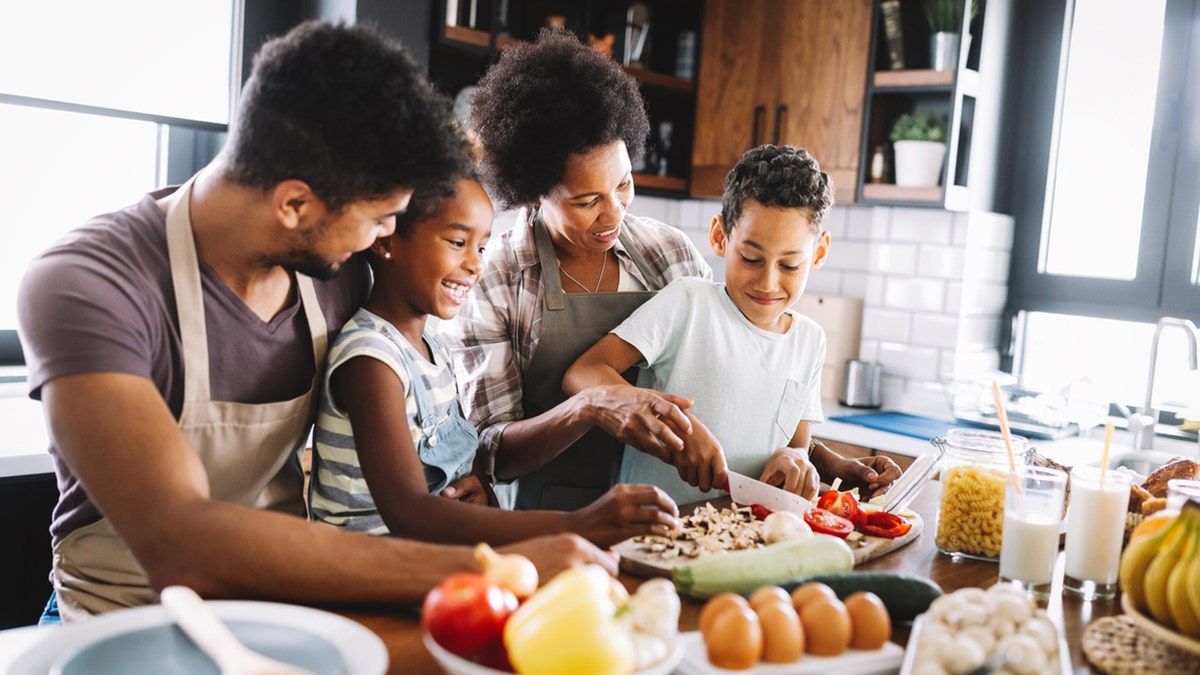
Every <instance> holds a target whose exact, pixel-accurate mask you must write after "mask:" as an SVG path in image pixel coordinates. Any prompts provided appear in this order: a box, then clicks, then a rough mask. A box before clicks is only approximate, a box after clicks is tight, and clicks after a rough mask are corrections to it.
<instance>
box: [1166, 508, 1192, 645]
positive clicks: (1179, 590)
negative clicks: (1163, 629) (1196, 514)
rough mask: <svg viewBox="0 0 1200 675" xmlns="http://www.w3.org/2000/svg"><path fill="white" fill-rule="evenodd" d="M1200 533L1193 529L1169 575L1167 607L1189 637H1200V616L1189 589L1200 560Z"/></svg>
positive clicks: (1181, 629)
mask: <svg viewBox="0 0 1200 675" xmlns="http://www.w3.org/2000/svg"><path fill="white" fill-rule="evenodd" d="M1198 534H1200V533H1198V532H1197V530H1196V529H1195V528H1193V529H1192V530H1191V532H1190V536H1188V537H1187V540H1186V542H1185V543H1184V552H1183V557H1182V559H1181V560H1180V562H1179V563H1178V564H1177V565H1175V568H1174V569H1172V570H1171V574H1170V576H1168V577H1167V609H1169V610H1170V613H1171V619H1173V620H1174V621H1175V627H1176V628H1178V629H1179V632H1180V633H1183V634H1184V635H1187V636H1189V637H1200V617H1198V616H1197V615H1196V612H1195V611H1194V610H1193V609H1192V603H1191V599H1190V597H1189V596H1188V591H1187V587H1188V584H1189V580H1190V579H1191V577H1192V574H1191V573H1192V571H1193V570H1194V569H1196V565H1197V562H1198V561H1200V536H1198Z"/></svg>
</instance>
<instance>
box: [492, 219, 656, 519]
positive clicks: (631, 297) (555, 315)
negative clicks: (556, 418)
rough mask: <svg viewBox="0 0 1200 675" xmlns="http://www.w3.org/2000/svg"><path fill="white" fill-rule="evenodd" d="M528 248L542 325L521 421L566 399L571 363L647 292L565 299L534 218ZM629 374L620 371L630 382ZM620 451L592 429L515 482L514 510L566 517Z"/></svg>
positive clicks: (617, 464)
mask: <svg viewBox="0 0 1200 675" xmlns="http://www.w3.org/2000/svg"><path fill="white" fill-rule="evenodd" d="M627 227H628V223H625V224H622V226H621V234H620V235H619V236H620V240H621V243H622V245H624V247H625V250H626V251H627V252H628V253H629V255H630V257H631V258H632V259H633V262H634V264H636V265H637V266H638V269H640V270H641V271H642V275H643V276H644V277H645V278H646V280H647V281H649V280H651V279H654V278H655V275H654V274H653V273H652V272H651V271H650V269H649V266H648V265H647V264H646V262H645V261H644V260H643V259H642V258H641V256H640V255H638V254H637V250H636V249H635V248H633V247H632V246H630V244H629V241H628V240H627V239H626V232H627V230H626V228H627ZM533 236H534V243H535V246H536V247H537V254H538V261H539V262H540V263H541V266H542V286H543V288H544V290H545V293H544V296H543V298H542V309H543V312H542V326H541V335H540V337H539V338H538V343H537V346H536V347H534V350H533V356H532V358H531V359H530V361H529V367H528V368H526V370H525V372H524V374H523V375H524V376H523V378H522V379H523V381H524V390H523V391H522V398H521V403H522V406H523V407H524V411H525V417H527V418H529V417H535V416H537V415H540V414H542V413H543V412H546V411H547V410H550V409H551V408H553V407H554V406H556V405H558V404H559V403H562V402H563V401H565V400H566V399H567V396H566V394H564V393H563V390H562V380H563V375H565V374H566V372H567V368H569V367H571V364H573V363H575V360H576V359H578V358H579V357H580V356H582V355H583V353H584V352H585V351H587V350H588V348H590V347H591V346H592V345H594V344H596V343H597V342H599V341H600V338H602V337H604V336H605V335H607V334H608V332H609V331H611V330H612V329H613V328H616V327H617V325H619V324H620V323H621V322H622V321H624V320H625V319H626V318H628V317H629V315H630V314H632V313H633V311H634V310H635V309H637V308H638V307H640V306H641V305H642V303H644V302H646V301H647V300H649V299H650V298H651V297H653V296H654V293H655V292H654V291H627V292H617V293H566V292H564V291H563V287H562V279H560V278H559V275H558V258H557V257H556V256H555V255H554V245H553V244H552V243H551V242H550V235H549V233H548V232H547V231H546V228H545V226H544V225H543V224H542V223H541V221H540V220H538V219H535V220H534V223H533ZM634 374H635V370H634V369H630V371H629V372H627V373H625V378H626V380H628V381H629V382H630V383H631V384H632V383H633V381H634V380H633V377H634ZM623 448H624V446H623V445H622V443H621V442H620V441H618V440H617V439H616V438H614V437H613V436H610V435H609V434H608V433H607V432H606V431H604V430H603V429H600V428H593V429H591V430H589V431H588V432H587V433H585V434H584V435H583V436H582V437H581V438H580V439H579V440H578V441H576V442H575V443H574V444H573V445H571V446H570V447H568V448H567V449H566V450H563V451H562V453H561V454H560V455H558V456H557V457H555V458H554V459H552V460H550V462H549V463H547V464H546V465H545V466H543V467H541V468H539V469H536V470H534V471H531V472H530V473H528V474H525V475H524V476H521V478H520V480H519V481H518V482H517V489H516V491H517V494H516V503H515V508H517V509H553V510H557V511H574V510H576V509H579V508H582V507H584V506H587V505H588V504H591V503H592V502H594V501H596V499H597V498H599V497H600V496H601V495H603V494H604V493H605V492H607V491H608V489H609V488H611V487H612V486H613V485H614V484H616V482H617V478H618V476H619V474H620V470H621V453H622V449H623Z"/></svg>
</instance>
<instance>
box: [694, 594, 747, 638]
mask: <svg viewBox="0 0 1200 675" xmlns="http://www.w3.org/2000/svg"><path fill="white" fill-rule="evenodd" d="M731 605H732V606H734V607H742V608H744V609H749V608H750V604H749V603H747V602H746V599H745V598H743V597H742V596H740V595H738V594H737V593H719V594H717V595H714V596H713V597H711V598H709V599H708V602H706V603H704V607H701V608H700V619H699V628H700V632H701V633H704V632H706V631H707V629H708V623H709V622H710V621H712V618H713V617H714V616H716V615H717V614H718V613H719V612H720V611H721V610H722V609H724V608H726V607H729V606H731Z"/></svg>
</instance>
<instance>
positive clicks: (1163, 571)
mask: <svg viewBox="0 0 1200 675" xmlns="http://www.w3.org/2000/svg"><path fill="white" fill-rule="evenodd" d="M1176 522H1178V523H1180V524H1181V527H1182V529H1180V528H1177V527H1171V528H1170V529H1171V530H1172V531H1174V532H1175V535H1176V536H1174V537H1167V538H1166V539H1165V540H1164V541H1163V545H1162V547H1161V548H1160V549H1159V553H1158V555H1156V556H1154V559H1153V560H1151V561H1150V565H1149V566H1148V567H1147V568H1146V579H1145V581H1144V583H1143V592H1144V593H1145V596H1146V597H1145V601H1146V606H1147V608H1148V609H1149V610H1150V615H1151V616H1153V617H1154V620H1155V621H1157V622H1159V623H1161V624H1163V625H1164V626H1169V627H1172V628H1174V627H1175V622H1174V621H1172V620H1171V610H1170V607H1169V606H1168V603H1167V581H1168V580H1169V579H1170V575H1171V571H1172V570H1173V569H1174V568H1175V566H1176V565H1177V564H1178V563H1179V558H1180V554H1181V553H1182V551H1183V545H1184V544H1185V543H1187V541H1188V540H1189V539H1190V538H1191V536H1192V525H1191V521H1190V519H1183V518H1179V519H1177V521H1176Z"/></svg>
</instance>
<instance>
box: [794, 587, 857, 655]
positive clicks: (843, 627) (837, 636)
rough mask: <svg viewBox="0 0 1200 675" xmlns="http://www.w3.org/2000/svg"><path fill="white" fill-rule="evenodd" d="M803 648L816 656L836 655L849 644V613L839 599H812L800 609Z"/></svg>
mask: <svg viewBox="0 0 1200 675" xmlns="http://www.w3.org/2000/svg"><path fill="white" fill-rule="evenodd" d="M800 625H801V626H803V628H804V648H805V650H806V651H807V652H808V653H809V654H815V655H816V656H837V655H838V654H841V653H842V652H844V651H846V648H847V647H849V646H850V636H851V630H852V629H851V625H850V613H849V612H847V611H846V605H844V604H842V601H841V600H822V599H816V600H812V601H811V602H809V603H808V604H806V605H804V608H803V609H801V610H800Z"/></svg>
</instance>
